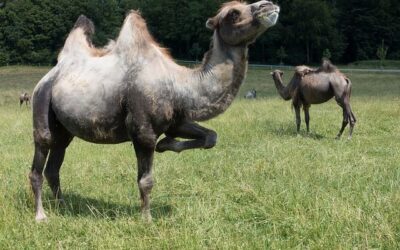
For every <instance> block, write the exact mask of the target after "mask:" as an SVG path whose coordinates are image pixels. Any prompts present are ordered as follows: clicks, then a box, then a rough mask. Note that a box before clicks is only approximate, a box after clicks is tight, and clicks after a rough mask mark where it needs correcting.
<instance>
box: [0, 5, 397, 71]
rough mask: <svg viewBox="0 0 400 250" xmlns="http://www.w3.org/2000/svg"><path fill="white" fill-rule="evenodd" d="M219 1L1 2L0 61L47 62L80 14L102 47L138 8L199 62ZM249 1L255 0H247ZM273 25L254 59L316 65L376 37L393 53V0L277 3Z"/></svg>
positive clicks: (343, 57) (358, 55)
mask: <svg viewBox="0 0 400 250" xmlns="http://www.w3.org/2000/svg"><path fill="white" fill-rule="evenodd" d="M222 2H225V1H223V0H191V1H189V0H84V1H80V0H40V1H39V0H1V1H0V65H6V64H54V63H55V62H56V59H57V54H58V51H59V50H60V49H61V48H62V46H63V43H64V40H65V38H66V36H67V35H68V32H69V30H70V29H71V27H72V26H73V24H74V22H75V20H76V18H77V17H78V16H79V15H80V14H85V15H86V16H88V17H89V18H91V19H92V20H93V21H94V23H95V25H96V34H95V37H94V38H93V41H94V43H95V44H96V45H98V46H102V45H104V44H106V43H107V41H108V40H109V39H113V38H115V37H116V36H117V35H118V32H119V29H120V27H121V24H122V21H123V19H124V16H125V14H126V13H127V12H128V11H129V10H130V9H139V10H140V11H141V12H142V15H143V16H144V17H145V19H146V21H147V22H148V26H149V29H150V31H151V33H152V34H153V35H154V36H155V38H156V40H158V41H159V42H160V43H161V44H162V45H163V46H165V47H168V48H170V50H171V53H172V54H173V56H174V57H176V58H180V59H192V60H194V59H200V58H201V55H202V54H203V53H204V52H205V51H206V50H207V49H208V47H209V43H210V37H211V35H212V32H211V31H210V30H207V29H206V28H205V22H206V20H207V18H208V17H212V16H213V15H214V14H215V13H216V12H217V10H218V8H219V7H220V5H221V3H222ZM249 2H255V1H249ZM279 5H280V6H281V9H282V11H281V17H280V19H279V23H278V25H276V26H275V27H274V28H272V29H270V30H269V31H268V33H267V34H266V35H263V36H261V37H260V38H259V39H258V40H257V42H256V43H255V44H254V45H252V46H251V49H250V60H251V61H253V62H263V63H279V62H280V61H281V59H282V57H281V53H280V52H279V50H280V48H282V47H283V48H285V51H284V52H285V54H286V55H287V56H286V57H285V58H284V59H285V63H289V64H301V63H318V62H319V61H320V59H321V57H322V56H323V52H324V51H327V50H329V52H330V56H331V59H332V60H333V61H334V62H336V63H337V62H350V61H355V60H367V59H375V58H376V49H377V47H378V46H379V45H380V44H381V41H382V39H384V40H385V45H386V46H388V47H389V50H388V51H387V58H388V59H399V58H400V2H399V1H398V0H379V1H376V0H281V1H279Z"/></svg>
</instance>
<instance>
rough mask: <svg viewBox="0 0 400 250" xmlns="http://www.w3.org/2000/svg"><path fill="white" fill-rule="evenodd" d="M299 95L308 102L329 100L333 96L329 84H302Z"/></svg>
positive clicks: (316, 102)
mask: <svg viewBox="0 0 400 250" xmlns="http://www.w3.org/2000/svg"><path fill="white" fill-rule="evenodd" d="M301 95H302V99H303V101H304V102H306V103H308V104H320V103H324V102H327V101H329V100H330V99H331V98H332V97H333V96H334V93H333V89H332V88H331V87H330V85H329V84H325V85H324V84H319V85H311V84H310V85H306V86H302V89H301Z"/></svg>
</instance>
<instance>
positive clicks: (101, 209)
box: [51, 193, 172, 219]
mask: <svg viewBox="0 0 400 250" xmlns="http://www.w3.org/2000/svg"><path fill="white" fill-rule="evenodd" d="M64 200H65V204H64V205H61V206H59V207H58V208H57V207H56V206H57V205H55V201H52V203H51V206H54V207H56V209H57V210H58V213H59V214H61V215H63V216H87V217H96V218H107V219H116V218H121V217H133V216H136V215H140V206H139V205H133V204H132V205H129V204H122V203H115V202H110V201H105V200H103V199H95V198H89V197H83V196H81V195H79V194H75V193H66V194H64ZM151 214H152V216H153V218H154V219H157V218H164V217H169V216H170V215H171V214H172V206H171V205H169V204H165V203H158V202H153V203H152V204H151Z"/></svg>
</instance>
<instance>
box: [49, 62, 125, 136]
mask: <svg viewBox="0 0 400 250" xmlns="http://www.w3.org/2000/svg"><path fill="white" fill-rule="evenodd" d="M96 72H97V73H96ZM114 73H117V74H105V73H104V72H100V71H98V70H97V69H96V67H92V68H90V69H89V70H88V71H87V72H79V71H78V70H76V71H72V72H70V73H68V74H63V75H62V77H59V79H58V81H57V82H56V84H55V85H54V87H53V90H52V100H51V103H52V109H53V110H54V112H55V114H56V116H57V119H58V120H59V121H60V122H61V124H63V125H64V127H65V128H66V129H67V130H68V131H69V132H70V133H71V134H73V135H74V136H77V137H79V138H82V139H83V140H86V141H89V142H94V143H119V142H123V141H127V140H128V135H127V132H126V127H125V117H124V115H123V108H122V102H123V96H122V94H123V91H122V88H123V84H122V77H123V74H122V73H121V74H118V73H119V72H118V70H117V71H116V72H114Z"/></svg>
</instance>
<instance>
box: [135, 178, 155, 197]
mask: <svg viewBox="0 0 400 250" xmlns="http://www.w3.org/2000/svg"><path fill="white" fill-rule="evenodd" d="M138 185H139V189H140V193H141V194H142V196H143V195H147V194H148V193H150V192H151V189H152V188H153V186H154V180H153V177H152V176H151V175H146V176H143V177H142V178H140V180H139V181H138Z"/></svg>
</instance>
